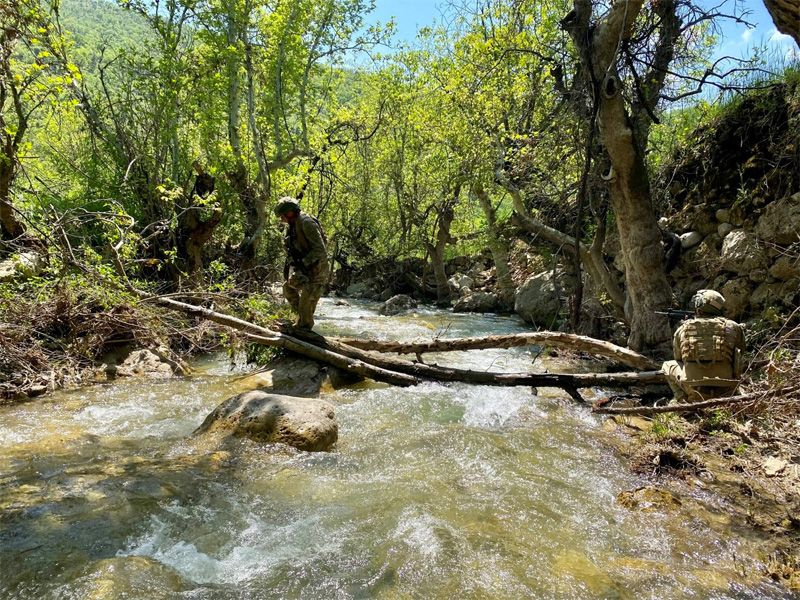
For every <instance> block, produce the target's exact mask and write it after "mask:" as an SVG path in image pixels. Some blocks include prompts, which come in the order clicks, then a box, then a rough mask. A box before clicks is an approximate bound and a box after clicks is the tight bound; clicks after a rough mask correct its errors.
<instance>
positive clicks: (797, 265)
mask: <svg viewBox="0 0 800 600" xmlns="http://www.w3.org/2000/svg"><path fill="white" fill-rule="evenodd" d="M769 274H770V275H771V276H772V277H774V278H775V279H780V280H781V281H788V280H790V279H794V278H796V277H800V259H798V258H797V257H796V256H789V255H786V254H784V255H781V256H780V257H778V258H777V260H775V262H774V263H773V264H772V266H771V267H770V268H769Z"/></svg>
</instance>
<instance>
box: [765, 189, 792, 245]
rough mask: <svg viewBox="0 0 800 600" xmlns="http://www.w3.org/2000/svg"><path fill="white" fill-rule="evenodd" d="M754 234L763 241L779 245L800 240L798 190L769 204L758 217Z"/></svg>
mask: <svg viewBox="0 0 800 600" xmlns="http://www.w3.org/2000/svg"><path fill="white" fill-rule="evenodd" d="M756 234H758V237H760V238H761V239H762V240H764V241H767V242H772V243H774V244H781V245H789V244H793V243H794V242H797V241H798V240H800V192H798V193H796V194H794V195H793V196H790V197H788V198H784V199H783V200H778V201H777V202H772V203H771V204H769V205H768V206H767V208H766V209H765V210H764V212H763V214H762V215H761V217H760V218H759V219H758V223H757V224H756Z"/></svg>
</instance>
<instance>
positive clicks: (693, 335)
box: [680, 317, 739, 364]
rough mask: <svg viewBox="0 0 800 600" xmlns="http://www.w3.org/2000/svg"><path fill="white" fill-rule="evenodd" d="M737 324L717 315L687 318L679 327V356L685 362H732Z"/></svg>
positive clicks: (737, 333)
mask: <svg viewBox="0 0 800 600" xmlns="http://www.w3.org/2000/svg"><path fill="white" fill-rule="evenodd" d="M737 327H738V324H736V323H734V322H733V321H730V320H728V319H725V318H723V317H717V318H714V319H689V320H688V321H686V322H685V323H684V324H683V326H682V329H681V336H680V348H681V356H682V358H683V360H684V361H687V362H725V363H729V364H730V363H732V362H733V357H734V354H735V350H736V343H737V340H738V338H739V331H738V330H737V329H736V328H737Z"/></svg>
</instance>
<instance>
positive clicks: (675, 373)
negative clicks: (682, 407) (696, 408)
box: [661, 360, 739, 402]
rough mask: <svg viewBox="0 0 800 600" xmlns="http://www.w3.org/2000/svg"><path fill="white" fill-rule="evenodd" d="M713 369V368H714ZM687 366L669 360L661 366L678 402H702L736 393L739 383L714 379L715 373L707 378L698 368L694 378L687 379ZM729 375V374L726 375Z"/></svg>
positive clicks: (724, 379) (695, 369) (694, 369)
mask: <svg viewBox="0 0 800 600" xmlns="http://www.w3.org/2000/svg"><path fill="white" fill-rule="evenodd" d="M712 368H713V367H712ZM686 370H687V366H686V365H685V364H684V363H682V362H679V361H677V360H668V361H666V362H665V363H664V364H663V365H661V372H662V373H664V375H665V376H666V379H667V384H668V385H669V387H670V389H671V390H672V393H673V394H674V396H675V399H676V400H679V401H681V402H687V401H688V402H702V401H703V400H710V399H712V398H719V397H720V396H728V395H730V394H732V393H733V392H735V391H736V388H737V387H738V385H739V382H738V381H736V380H733V379H730V378H729V377H730V375H728V377H727V378H722V377H713V375H714V374H713V373H711V374H708V375H707V376H705V377H702V376H701V377H697V376H698V375H703V374H702V373H697V370H698V369H697V367H696V366H694V368H693V369H692V373H690V375H692V376H693V377H691V378H690V377H687V373H686ZM726 374H727V373H726Z"/></svg>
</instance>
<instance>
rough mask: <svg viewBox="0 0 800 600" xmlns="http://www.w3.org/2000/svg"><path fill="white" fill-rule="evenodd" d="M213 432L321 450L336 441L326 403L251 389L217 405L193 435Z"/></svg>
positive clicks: (330, 407)
mask: <svg viewBox="0 0 800 600" xmlns="http://www.w3.org/2000/svg"><path fill="white" fill-rule="evenodd" d="M214 432H216V433H222V434H228V435H233V436H245V437H247V438H249V439H251V440H253V441H256V442H262V443H283V444H288V445H289V446H293V447H295V448H298V449H299V450H306V451H309V452H321V451H324V450H329V449H330V448H331V447H332V446H333V445H334V444H335V443H336V440H337V438H338V435H339V428H338V424H337V422H336V415H335V411H334V408H333V405H332V404H330V403H328V402H325V401H323V400H319V399H316V398H296V397H293V396H282V395H278V394H270V393H268V392H263V391H259V390H255V391H251V392H245V393H244V394H239V395H238V396H234V397H233V398H229V399H228V400H226V401H225V402H223V403H222V404H220V405H219V406H218V407H217V408H216V409H214V411H213V412H212V413H211V414H210V415H208V417H206V419H205V421H203V424H202V425H200V427H198V428H197V430H196V431H195V434H196V435H200V434H205V433H214Z"/></svg>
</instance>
